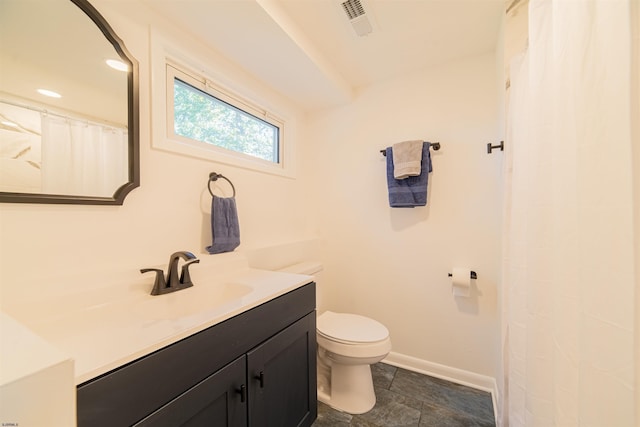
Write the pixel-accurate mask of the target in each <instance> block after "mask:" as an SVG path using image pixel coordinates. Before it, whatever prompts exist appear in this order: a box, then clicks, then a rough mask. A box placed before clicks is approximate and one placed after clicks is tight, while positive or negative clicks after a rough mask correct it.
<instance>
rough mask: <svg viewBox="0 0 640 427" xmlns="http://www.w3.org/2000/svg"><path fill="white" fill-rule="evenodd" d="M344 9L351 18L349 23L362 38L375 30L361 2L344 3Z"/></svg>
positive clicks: (350, 0)
mask: <svg viewBox="0 0 640 427" xmlns="http://www.w3.org/2000/svg"><path fill="white" fill-rule="evenodd" d="M341 4H342V9H344V12H345V13H346V14H347V17H348V18H349V22H351V26H353V29H354V30H355V31H356V34H357V35H359V36H360V37H362V36H366V35H367V34H369V33H370V32H371V31H373V28H372V27H371V22H370V21H369V18H367V13H366V12H365V10H364V6H362V3H361V2H360V0H347V1H345V2H342V3H341Z"/></svg>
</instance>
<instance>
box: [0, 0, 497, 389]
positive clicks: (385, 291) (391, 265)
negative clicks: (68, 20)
mask: <svg viewBox="0 0 640 427" xmlns="http://www.w3.org/2000/svg"><path fill="white" fill-rule="evenodd" d="M92 4H94V6H96V8H97V9H98V10H99V11H100V12H101V13H102V14H103V15H104V16H105V18H106V19H107V21H109V22H110V24H111V25H112V27H113V28H114V30H115V31H116V33H117V34H118V35H119V36H120V37H121V38H122V39H123V40H124V41H125V43H126V46H127V48H128V49H129V50H130V51H131V53H132V54H133V55H134V56H135V57H136V58H137V59H138V61H139V63H140V127H141V135H140V136H141V138H140V140H141V147H140V148H141V150H140V151H141V153H140V154H141V186H140V188H137V189H136V190H134V191H133V192H132V193H130V194H129V196H128V197H127V198H126V200H125V203H124V205H123V206H119V207H113V206H112V207H108V206H79V205H78V206H66V205H30V204H2V205H0V277H1V279H0V280H1V283H0V289H1V291H2V298H1V303H0V304H1V305H2V309H3V310H6V311H8V312H9V313H11V307H12V303H13V302H14V301H18V300H21V299H24V298H27V299H28V298H43V299H44V298H46V297H47V296H48V295H52V294H60V293H67V292H74V291H76V290H78V289H87V288H98V287H105V286H126V285H125V283H127V282H135V281H139V280H140V277H141V276H140V273H139V271H138V270H139V269H140V268H142V267H147V266H150V265H157V264H164V263H166V261H167V259H168V256H169V255H170V254H171V253H172V252H174V251H177V250H191V251H194V252H197V253H199V254H200V256H208V255H205V254H203V252H204V247H205V246H206V245H208V244H209V243H210V242H209V241H207V239H208V236H209V231H208V226H209V225H208V223H209V217H208V214H207V213H206V205H207V203H208V200H209V196H208V193H207V190H206V184H207V182H206V180H207V177H208V174H209V172H211V171H216V172H219V173H223V174H224V175H226V176H227V177H229V178H230V179H231V180H232V181H233V182H234V184H235V186H236V189H237V192H238V196H237V199H238V208H239V216H240V224H241V236H242V245H241V246H240V248H239V250H242V251H248V250H251V249H255V248H264V247H267V246H271V245H275V244H279V243H286V242H294V241H299V240H305V239H309V238H311V239H312V238H314V237H316V236H319V237H321V239H322V240H321V241H322V248H321V252H322V253H323V261H324V263H325V269H326V270H325V274H324V278H326V282H327V283H326V284H327V286H328V287H329V288H328V290H329V291H330V293H329V296H330V297H331V300H330V301H331V302H332V308H333V309H335V310H344V311H350V312H355V313H361V314H364V315H368V316H371V317H373V318H376V319H378V320H380V321H381V322H383V323H384V324H385V325H387V326H388V327H389V329H390V331H391V334H392V341H393V345H394V351H395V352H398V353H401V354H404V355H407V356H411V357H415V358H418V359H421V360H425V361H429V362H433V363H436V364H442V365H446V366H450V367H454V368H459V369H463V370H467V371H471V372H475V373H478V374H481V375H487V376H491V377H494V376H495V374H496V372H495V371H496V368H495V366H496V360H497V357H498V351H497V346H498V335H499V327H498V324H499V321H498V314H497V291H498V290H497V287H498V280H499V252H500V213H501V188H502V186H501V160H502V155H501V153H500V152H497V153H495V154H492V155H488V154H486V144H487V143H488V142H491V143H496V142H497V141H499V139H500V138H499V137H500V134H501V132H500V131H499V125H498V115H499V113H498V104H499V102H500V101H501V100H500V99H498V95H497V91H496V90H495V84H496V78H498V76H497V73H496V67H495V62H496V58H495V57H494V56H493V55H492V54H487V55H483V56H479V57H474V58H469V59H467V60H463V61H459V62H455V63H450V64H446V65H443V66H441V67H438V68H433V69H429V70H426V71H423V72H420V73H417V74H414V75H409V76H405V77H404V78H402V79H398V80H393V81H388V82H386V83H383V84H378V85H376V86H373V87H371V88H369V89H366V90H364V91H362V92H361V93H360V94H359V95H358V97H357V99H356V100H355V102H353V103H352V104H351V105H348V106H345V107H341V108H337V109H333V110H330V111H326V112H323V113H319V114H316V115H314V116H313V117H311V118H310V119H309V120H308V122H306V121H304V119H303V118H302V116H301V114H300V112H299V111H297V110H296V108H295V107H294V106H293V105H292V104H290V103H289V102H288V101H287V100H286V99H284V98H282V97H280V96H279V95H278V94H276V93H274V92H273V91H271V90H270V89H269V88H268V87H266V86H265V85H263V84H261V83H260V82H259V81H257V80H255V79H254V78H252V77H251V76H248V75H247V74H246V73H244V72H243V71H242V70H240V69H238V68H236V67H235V66H234V65H233V64H230V63H229V62H228V61H227V60H226V59H225V58H223V57H221V56H220V55H218V54H217V53H216V52H213V51H210V50H207V49H206V48H205V47H203V46H202V45H200V44H199V42H198V41H197V40H193V39H190V38H189V37H188V36H187V35H185V33H184V32H180V31H177V30H174V29H171V27H170V24H169V23H166V22H163V21H160V20H158V18H156V17H154V16H153V14H152V13H150V12H149V11H147V10H146V9H144V8H143V7H142V6H140V5H138V4H136V3H133V2H112V1H109V0H94V1H92ZM149 24H151V25H152V26H153V29H154V31H159V32H160V33H161V34H162V36H163V37H165V38H167V39H169V40H171V42H172V43H174V44H178V45H181V46H183V47H184V49H185V50H186V51H188V52H190V53H191V54H192V55H194V56H196V57H198V58H199V59H200V60H202V61H207V62H208V64H210V65H211V66H212V67H215V68H216V69H217V70H219V71H220V72H223V73H225V74H226V75H227V76H229V77H230V79H232V80H233V81H234V82H235V83H236V84H237V86H239V87H246V88H247V89H248V90H249V91H250V92H251V93H255V94H258V95H259V96H260V97H261V98H264V99H268V100H269V102H270V103H272V104H273V105H276V106H277V107H278V108H279V109H281V110H282V111H285V112H286V113H287V114H288V115H289V116H291V117H294V119H295V121H296V124H297V127H296V128H297V133H295V134H294V135H291V137H293V138H295V139H296V142H297V159H296V160H297V167H296V170H297V175H296V178H295V179H291V178H285V177H280V176H276V175H269V174H264V173H257V172H252V171H250V170H246V169H241V168H237V167H232V166H229V165H225V164H220V163H216V162H211V161H205V160H200V159H196V158H191V157H187V156H181V155H176V154H170V153H167V152H164V151H159V150H156V149H153V148H151V138H156V137H158V136H157V135H155V134H153V132H152V129H153V126H152V123H151V109H152V102H156V101H155V99H156V98H152V96H151V93H150V92H151V81H150V75H151V65H150V52H149V42H150V40H149ZM415 138H424V139H428V140H431V141H440V142H441V143H442V149H441V150H440V151H438V152H434V153H433V164H434V172H433V174H432V175H431V178H430V180H431V181H430V185H429V202H428V206H427V207H424V208H416V209H390V208H389V206H388V203H387V192H386V180H385V160H384V158H383V157H382V155H381V154H380V152H379V150H380V149H382V148H384V147H386V146H387V145H389V144H392V143H394V142H398V141H402V140H406V139H415ZM221 187H224V183H222V184H221ZM203 205H204V206H203ZM454 266H468V267H470V268H472V269H474V270H475V271H476V272H477V273H478V277H479V278H478V280H477V282H476V285H477V288H474V292H473V297H472V298H470V299H454V298H453V296H452V295H451V289H450V282H449V279H448V277H447V273H448V272H450V271H451V268H452V267H454ZM151 280H152V278H151V277H149V283H150V284H151ZM61 309H64V308H63V307H61Z"/></svg>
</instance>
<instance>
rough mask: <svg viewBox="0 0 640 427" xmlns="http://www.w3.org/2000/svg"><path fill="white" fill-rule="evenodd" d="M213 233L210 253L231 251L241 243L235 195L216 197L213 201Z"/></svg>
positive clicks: (208, 249)
mask: <svg viewBox="0 0 640 427" xmlns="http://www.w3.org/2000/svg"><path fill="white" fill-rule="evenodd" d="M211 234H212V235H213V243H212V244H211V246H207V252H209V253H210V254H220V253H223V252H231V251H233V250H234V249H235V248H237V247H238V245H240V225H239V224H238V210H237V208H236V199H235V198H234V197H216V196H213V200H212V201H211Z"/></svg>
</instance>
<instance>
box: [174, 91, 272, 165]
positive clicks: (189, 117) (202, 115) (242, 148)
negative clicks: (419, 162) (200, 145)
mask: <svg viewBox="0 0 640 427" xmlns="http://www.w3.org/2000/svg"><path fill="white" fill-rule="evenodd" d="M173 114H174V132H175V134H176V135H180V136H183V137H185V138H190V139H194V140H196V141H202V142H206V143H208V144H212V145H215V146H218V147H222V148H226V149H228V150H233V151H237V152H240V153H244V154H248V155H250V156H253V157H257V158H259V159H263V160H267V161H269V162H274V163H278V161H279V159H278V153H279V150H278V141H279V132H280V129H279V128H278V127H277V126H275V125H273V124H271V123H269V122H266V121H264V120H262V119H260V118H258V117H256V116H254V115H252V114H249V113H247V112H246V111H243V110H241V109H239V108H237V107H234V106H233V105H231V104H228V103H226V102H224V101H222V100H220V99H218V98H216V97H214V96H212V95H210V94H208V93H206V92H203V91H201V90H199V89H197V88H195V87H193V86H191V85H189V84H187V83H185V82H183V81H182V80H180V79H177V78H174V113H173Z"/></svg>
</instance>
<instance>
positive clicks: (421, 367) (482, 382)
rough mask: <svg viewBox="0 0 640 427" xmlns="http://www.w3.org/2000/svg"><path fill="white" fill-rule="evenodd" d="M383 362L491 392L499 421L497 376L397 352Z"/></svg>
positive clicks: (494, 409) (495, 414)
mask: <svg viewBox="0 0 640 427" xmlns="http://www.w3.org/2000/svg"><path fill="white" fill-rule="evenodd" d="M382 362H383V363H386V364H389V365H392V366H396V367H398V368H403V369H407V370H409V371H413V372H417V373H420V374H425V375H429V376H432V377H436V378H440V379H443V380H446V381H451V382H454V383H456V384H461V385H464V386H467V387H471V388H475V389H478V390H482V391H486V392H489V393H491V399H492V401H493V412H494V414H493V415H494V417H495V419H496V422H497V420H498V414H497V407H498V405H497V402H496V397H497V396H498V384H497V382H496V379H495V378H493V377H489V376H486V375H480V374H476V373H475V372H470V371H465V370H463V369H458V368H452V367H451V366H446V365H441V364H439V363H434V362H429V361H427V360H422V359H418V358H416V357H412V356H406V355H404V354H400V353H395V352H391V353H389V355H388V356H387V357H385V358H384V360H383V361H382Z"/></svg>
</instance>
